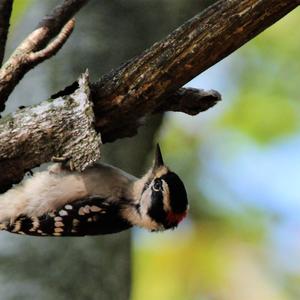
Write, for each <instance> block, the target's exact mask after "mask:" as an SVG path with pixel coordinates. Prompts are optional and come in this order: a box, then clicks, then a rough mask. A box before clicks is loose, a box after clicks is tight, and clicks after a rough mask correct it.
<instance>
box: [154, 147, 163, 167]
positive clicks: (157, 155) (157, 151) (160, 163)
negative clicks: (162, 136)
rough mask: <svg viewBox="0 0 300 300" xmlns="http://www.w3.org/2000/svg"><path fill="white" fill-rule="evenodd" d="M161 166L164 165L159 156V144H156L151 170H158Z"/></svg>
mask: <svg viewBox="0 0 300 300" xmlns="http://www.w3.org/2000/svg"><path fill="white" fill-rule="evenodd" d="M163 165H164V161H163V158H162V155H161V151H160V147H159V144H157V146H156V152H155V160H154V166H153V170H155V169H157V168H159V167H161V166H163Z"/></svg>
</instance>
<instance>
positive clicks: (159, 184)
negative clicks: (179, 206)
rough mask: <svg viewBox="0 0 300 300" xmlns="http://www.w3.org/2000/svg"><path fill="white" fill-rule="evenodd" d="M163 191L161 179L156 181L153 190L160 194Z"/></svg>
mask: <svg viewBox="0 0 300 300" xmlns="http://www.w3.org/2000/svg"><path fill="white" fill-rule="evenodd" d="M161 189H162V185H161V181H160V180H159V179H156V180H155V181H154V184H153V190H154V191H156V192H159V191H161Z"/></svg>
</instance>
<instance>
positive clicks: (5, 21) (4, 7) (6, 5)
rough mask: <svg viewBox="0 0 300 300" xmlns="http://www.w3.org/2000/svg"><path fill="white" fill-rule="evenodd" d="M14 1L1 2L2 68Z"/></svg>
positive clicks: (0, 39)
mask: <svg viewBox="0 0 300 300" xmlns="http://www.w3.org/2000/svg"><path fill="white" fill-rule="evenodd" d="M12 5H13V0H1V1H0V67H1V65H2V62H3V58H4V54H5V46H6V39H7V34H8V29H9V20H10V15H11V10H12Z"/></svg>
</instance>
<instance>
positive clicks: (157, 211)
mask: <svg viewBox="0 0 300 300" xmlns="http://www.w3.org/2000/svg"><path fill="white" fill-rule="evenodd" d="M148 216H149V217H150V218H151V219H153V220H154V221H155V222H157V223H160V224H163V225H165V222H166V212H165V211H164V202H163V193H162V191H158V192H156V191H153V190H152V193H151V206H150V207H149V209H148Z"/></svg>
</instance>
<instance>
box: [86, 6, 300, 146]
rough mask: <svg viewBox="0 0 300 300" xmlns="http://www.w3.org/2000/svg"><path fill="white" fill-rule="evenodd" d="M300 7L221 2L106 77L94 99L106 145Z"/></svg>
mask: <svg viewBox="0 0 300 300" xmlns="http://www.w3.org/2000/svg"><path fill="white" fill-rule="evenodd" d="M299 3H300V1H299V0H230V1H228V0H220V1H218V2H217V3H215V4H214V5H212V6H210V7H208V8H207V9H206V10H205V11H203V12H202V13H201V14H199V15H197V16H195V17H194V18H192V19H190V20H189V21H187V22H186V23H185V24H183V25H182V26H181V27H179V28H178V29H176V30H175V31H174V32H173V33H171V34H170V35H169V36H168V37H167V38H165V39H164V40H162V41H161V42H159V43H155V44H154V45H153V46H152V47H151V48H150V49H148V50H147V51H145V52H144V53H142V54H141V55H140V56H138V57H136V58H134V59H132V60H131V61H129V62H127V63H126V64H124V65H123V66H121V67H120V68H119V69H118V70H115V71H112V72H111V73H110V74H108V75H106V76H104V77H102V78H101V79H100V80H99V82H97V83H96V84H93V85H92V97H93V101H94V103H95V114H96V126H97V128H98V130H99V131H100V132H101V135H102V139H103V142H108V141H109V142H110V141H114V140H115V139H117V138H121V137H123V135H122V131H120V127H121V126H120V123H122V124H123V127H125V124H128V123H129V124H130V123H132V122H133V121H134V120H136V121H137V120H138V119H140V118H142V117H144V116H145V115H147V114H149V113H151V112H154V111H155V110H156V109H157V106H159V103H160V101H161V99H164V98H166V97H168V96H169V95H170V94H171V93H174V92H175V91H176V90H178V89H179V88H180V87H181V86H182V85H184V84H185V83H187V82H189V81H190V80H191V79H192V78H194V77H195V76H197V75H198V74H200V73H201V72H203V71H205V70H206V69H208V68H209V67H211V66H212V65H214V64H215V63H217V62H218V61H220V60H221V59H222V58H224V57H226V56H227V55H229V54H230V53H232V52H233V51H235V50H236V49H238V48H239V47H241V46H242V45H243V44H245V43H246V42H248V41H249V40H251V39H252V38H253V37H255V36H256V35H257V34H259V33H260V32H262V31H263V30H264V29H266V28H267V27H269V26H271V25H272V24H273V23H275V22H276V21H278V20H279V19H280V18H282V17H283V16H284V15H286V14H287V13H288V12H290V11H291V10H293V9H294V8H296V7H297V6H298V5H299ZM116 120H118V121H117V122H116ZM136 123H137V122H136ZM124 133H125V134H126V132H124Z"/></svg>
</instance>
